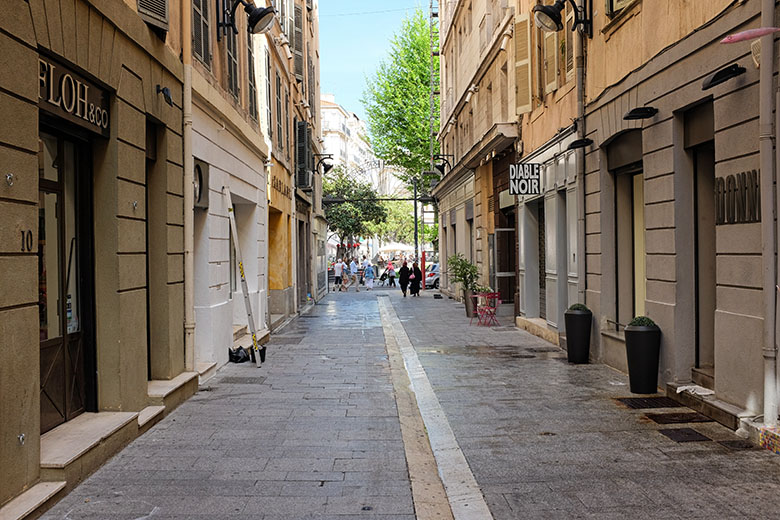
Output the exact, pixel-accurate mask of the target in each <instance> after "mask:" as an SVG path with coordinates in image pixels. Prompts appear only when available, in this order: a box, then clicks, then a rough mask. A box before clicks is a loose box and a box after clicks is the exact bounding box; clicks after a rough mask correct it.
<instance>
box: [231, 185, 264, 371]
mask: <svg viewBox="0 0 780 520" xmlns="http://www.w3.org/2000/svg"><path fill="white" fill-rule="evenodd" d="M222 193H223V195H225V202H226V204H227V210H228V218H230V233H231V234H232V235H233V246H234V247H235V248H236V261H238V272H239V273H240V274H241V291H242V292H243V293H244V305H246V316H247V321H249V332H251V333H252V348H251V350H250V354H251V356H252V363H257V367H258V368H260V367H261V366H262V364H263V363H265V346H263V347H262V348H261V347H259V346H258V345H257V328H256V327H255V318H254V315H253V314H252V302H251V301H250V300H249V288H248V287H247V284H246V274H245V273H244V261H243V259H242V257H241V247H240V246H239V245H238V228H237V227H236V215H235V213H234V212H233V197H232V196H231V195H230V188H228V187H227V186H223V187H222ZM255 354H257V355H255Z"/></svg>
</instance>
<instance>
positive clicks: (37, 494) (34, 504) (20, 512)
mask: <svg viewBox="0 0 780 520" xmlns="http://www.w3.org/2000/svg"><path fill="white" fill-rule="evenodd" d="M66 485H67V483H66V482H64V481H59V482H39V483H38V484H36V485H34V486H33V487H31V488H30V489H28V490H27V491H25V492H24V493H22V494H21V495H19V496H18V497H16V498H14V499H13V500H11V501H10V502H8V503H7V504H6V505H4V506H3V507H0V520H22V519H23V518H29V517H30V516H31V515H33V514H34V513H38V514H39V513H42V512H43V511H44V510H45V509H48V508H49V507H51V506H52V505H54V504H53V503H54V502H55V501H57V500H59V499H60V498H61V497H60V496H59V495H60V494H64V493H63V490H64V489H65V486H66Z"/></svg>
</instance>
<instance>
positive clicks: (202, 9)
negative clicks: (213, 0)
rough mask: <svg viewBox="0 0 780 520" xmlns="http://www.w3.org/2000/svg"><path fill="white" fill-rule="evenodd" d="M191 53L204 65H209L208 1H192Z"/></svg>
mask: <svg viewBox="0 0 780 520" xmlns="http://www.w3.org/2000/svg"><path fill="white" fill-rule="evenodd" d="M192 53H193V54H194V55H195V57H196V58H198V59H199V60H200V61H201V62H202V63H203V64H204V65H206V66H208V65H209V64H210V63H211V49H210V47H209V3H208V0H192Z"/></svg>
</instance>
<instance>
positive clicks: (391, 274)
mask: <svg viewBox="0 0 780 520" xmlns="http://www.w3.org/2000/svg"><path fill="white" fill-rule="evenodd" d="M387 278H388V279H389V280H390V287H395V266H394V265H393V262H387Z"/></svg>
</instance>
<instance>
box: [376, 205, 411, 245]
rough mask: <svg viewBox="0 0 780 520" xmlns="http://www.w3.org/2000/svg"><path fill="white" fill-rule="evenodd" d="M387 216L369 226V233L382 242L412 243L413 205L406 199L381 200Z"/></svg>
mask: <svg viewBox="0 0 780 520" xmlns="http://www.w3.org/2000/svg"><path fill="white" fill-rule="evenodd" d="M382 206H383V207H384V208H385V212H386V213H387V217H386V218H385V219H383V220H381V221H379V222H376V223H374V224H372V225H370V226H369V234H371V235H373V236H376V237H377V238H379V240H381V241H383V242H400V243H402V244H412V243H414V216H413V215H414V205H413V204H412V201H407V200H387V201H383V202H382Z"/></svg>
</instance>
